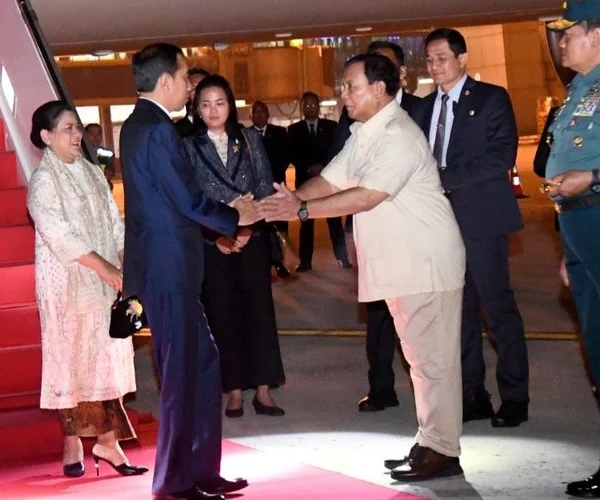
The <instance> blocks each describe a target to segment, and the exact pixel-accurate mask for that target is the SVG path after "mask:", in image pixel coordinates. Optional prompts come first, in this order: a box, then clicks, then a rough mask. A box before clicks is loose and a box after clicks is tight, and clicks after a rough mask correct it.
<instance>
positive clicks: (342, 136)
mask: <svg viewBox="0 0 600 500" xmlns="http://www.w3.org/2000/svg"><path fill="white" fill-rule="evenodd" d="M419 102H421V98H420V97H417V96H415V95H412V94H409V93H407V92H402V101H400V106H401V107H402V109H404V111H406V112H407V113H408V114H409V115H410V116H411V117H412V113H413V110H414V109H415V107H416V105H417V104H418V103H419ZM353 123H354V120H353V119H352V118H350V117H349V116H348V110H347V109H346V106H344V107H343V108H342V114H341V115H340V121H339V122H338V126H337V128H336V129H335V133H334V135H333V140H332V141H331V147H330V148H329V152H328V155H327V163H329V162H330V161H331V160H333V157H334V156H335V155H337V154H338V153H339V152H340V151H341V150H342V148H343V147H344V144H346V141H347V140H348V137H350V125H352V124H353Z"/></svg>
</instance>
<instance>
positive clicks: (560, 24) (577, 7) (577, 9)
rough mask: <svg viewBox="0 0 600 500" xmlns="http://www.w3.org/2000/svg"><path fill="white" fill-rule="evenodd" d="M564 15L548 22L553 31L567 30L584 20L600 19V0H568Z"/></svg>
mask: <svg viewBox="0 0 600 500" xmlns="http://www.w3.org/2000/svg"><path fill="white" fill-rule="evenodd" d="M563 8H564V9H565V11H564V13H563V15H562V17H561V18H560V19H557V20H556V21H552V22H551V23H548V29H549V30H552V31H565V30H568V29H569V28H572V27H573V26H575V25H576V24H579V23H580V22H582V21H600V0H567V1H566V2H565V3H564V4H563Z"/></svg>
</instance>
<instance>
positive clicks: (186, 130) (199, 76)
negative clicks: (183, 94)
mask: <svg viewBox="0 0 600 500" xmlns="http://www.w3.org/2000/svg"><path fill="white" fill-rule="evenodd" d="M209 74H210V73H209V72H208V71H206V70H203V69H202V68H192V69H190V70H189V72H188V80H189V81H190V90H189V91H188V95H187V101H186V102H185V116H184V117H183V118H180V119H179V120H177V121H176V122H175V128H176V129H177V132H179V135H180V136H181V137H187V136H188V135H190V134H191V133H192V131H193V130H194V121H193V120H194V118H193V114H194V110H193V109H192V105H193V104H194V94H195V93H196V87H197V86H198V84H199V83H200V82H201V81H202V80H204V79H205V78H206V77H207V76H208V75H209ZM178 111H179V110H178Z"/></svg>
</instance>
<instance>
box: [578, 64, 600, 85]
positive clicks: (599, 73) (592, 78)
mask: <svg viewBox="0 0 600 500" xmlns="http://www.w3.org/2000/svg"><path fill="white" fill-rule="evenodd" d="M598 80H600V64H598V66H596V67H595V68H594V69H593V70H592V71H590V72H589V73H588V74H587V75H582V74H580V73H577V74H576V75H575V78H573V83H572V85H573V87H579V86H580V85H591V84H592V83H595V82H597V81H598Z"/></svg>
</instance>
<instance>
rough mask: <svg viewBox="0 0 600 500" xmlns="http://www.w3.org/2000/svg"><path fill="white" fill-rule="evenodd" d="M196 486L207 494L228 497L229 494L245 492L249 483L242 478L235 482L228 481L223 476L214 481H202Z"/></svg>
mask: <svg viewBox="0 0 600 500" xmlns="http://www.w3.org/2000/svg"><path fill="white" fill-rule="evenodd" d="M196 486H198V488H200V489H201V490H202V491H205V492H206V493H213V494H215V493H216V494H220V495H226V494H227V493H233V492H234V491H239V490H243V489H244V488H245V487H246V486H248V481H246V480H245V479H243V478H241V477H238V478H237V479H234V480H233V481H228V480H227V479H225V478H223V477H221V476H217V477H215V478H214V479H205V480H204V481H200V482H198V483H197V484H196Z"/></svg>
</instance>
